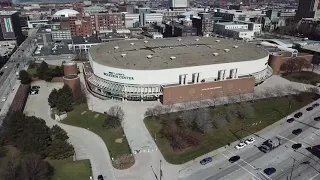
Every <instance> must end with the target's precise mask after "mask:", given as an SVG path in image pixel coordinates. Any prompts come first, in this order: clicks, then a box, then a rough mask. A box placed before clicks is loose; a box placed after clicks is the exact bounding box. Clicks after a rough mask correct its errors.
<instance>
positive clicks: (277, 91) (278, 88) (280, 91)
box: [273, 85, 285, 98]
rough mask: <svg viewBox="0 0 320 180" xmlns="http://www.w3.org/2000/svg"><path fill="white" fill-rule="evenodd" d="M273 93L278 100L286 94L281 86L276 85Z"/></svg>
mask: <svg viewBox="0 0 320 180" xmlns="http://www.w3.org/2000/svg"><path fill="white" fill-rule="evenodd" d="M273 93H274V94H275V96H276V97H277V98H279V97H282V96H284V94H285V92H284V87H283V86H280V85H276V86H275V87H274V88H273Z"/></svg>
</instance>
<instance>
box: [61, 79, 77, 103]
mask: <svg viewBox="0 0 320 180" xmlns="http://www.w3.org/2000/svg"><path fill="white" fill-rule="evenodd" d="M63 82H64V84H66V85H68V86H69V87H70V88H71V89H72V93H73V98H77V97H79V96H80V95H81V83H80V77H79V76H78V75H68V76H64V77H63Z"/></svg>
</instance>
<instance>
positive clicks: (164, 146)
mask: <svg viewBox="0 0 320 180" xmlns="http://www.w3.org/2000/svg"><path fill="white" fill-rule="evenodd" d="M312 97H314V96H313V95H310V94H307V95H306V96H304V98H303V100H300V101H299V98H297V97H296V96H293V97H291V98H290V99H291V109H289V100H288V98H287V97H280V98H278V99H277V98H270V99H263V100H256V101H255V103H254V112H255V113H254V115H253V116H252V117H251V118H247V119H245V120H244V121H241V120H239V119H236V118H233V119H232V121H231V122H226V123H225V124H224V125H222V126H219V128H218V129H214V130H211V131H209V132H207V133H205V134H204V142H203V143H202V144H200V145H199V146H197V147H189V148H186V149H184V150H181V151H174V149H173V148H172V147H171V146H170V142H169V141H168V139H167V138H166V137H164V136H163V135H162V134H161V133H160V131H161V128H162V126H163V124H162V123H163V120H162V119H158V120H156V119H155V118H151V117H147V118H145V120H144V122H145V125H146V127H147V128H148V130H149V132H150V134H151V135H152V136H153V137H154V136H155V135H156V137H157V140H156V143H157V145H158V147H159V149H160V150H161V152H162V154H163V155H164V157H165V159H166V160H167V161H168V162H170V163H172V164H182V163H185V162H188V161H190V160H192V159H194V158H197V157H199V156H201V155H203V154H206V153H208V152H210V151H213V150H215V149H218V148H220V147H222V146H225V145H227V144H228V143H231V142H234V141H237V140H238V139H237V138H236V137H235V135H233V134H232V132H233V133H235V134H236V135H237V136H239V137H246V136H248V135H250V134H251V133H255V132H258V131H260V130H262V129H264V128H265V127H267V126H269V125H271V124H273V123H275V122H277V121H278V120H280V119H282V118H283V117H285V116H286V115H288V114H290V113H292V112H294V111H296V110H298V109H300V108H301V107H303V106H305V105H307V104H309V103H310V102H312V101H313V100H312ZM225 108H237V104H230V105H228V106H225V105H220V106H216V107H215V108H209V111H210V115H213V114H215V113H217V112H221V111H223V109H225ZM180 115H181V112H177V113H176V115H175V116H174V117H179V116H180ZM211 117H213V116H211ZM174 121H175V120H174V119H172V121H171V120H170V121H169V122H170V123H172V122H174ZM167 123H168V122H167ZM255 123H257V124H255ZM254 124H255V125H254ZM242 127H243V128H242ZM231 131H232V132H231Z"/></svg>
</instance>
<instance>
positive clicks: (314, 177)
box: [309, 173, 320, 180]
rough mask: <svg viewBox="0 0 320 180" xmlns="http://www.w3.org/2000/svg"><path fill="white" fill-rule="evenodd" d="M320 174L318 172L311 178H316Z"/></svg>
mask: <svg viewBox="0 0 320 180" xmlns="http://www.w3.org/2000/svg"><path fill="white" fill-rule="evenodd" d="M319 174H320V173H318V174H316V175H314V176H312V177H311V178H310V179H309V180H312V179H314V178H316V177H317V176H319Z"/></svg>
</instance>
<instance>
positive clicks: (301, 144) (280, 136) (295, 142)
mask: <svg viewBox="0 0 320 180" xmlns="http://www.w3.org/2000/svg"><path fill="white" fill-rule="evenodd" d="M277 136H278V137H280V138H282V139H285V140H287V141H290V142H292V143H294V144H297V142H296V141H293V140H291V139H288V138H286V137H283V136H281V135H279V134H278V135H277ZM301 145H302V147H304V148H305V147H306V146H305V145H303V144H301Z"/></svg>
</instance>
